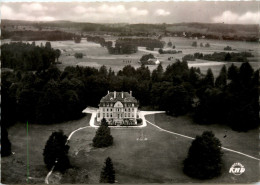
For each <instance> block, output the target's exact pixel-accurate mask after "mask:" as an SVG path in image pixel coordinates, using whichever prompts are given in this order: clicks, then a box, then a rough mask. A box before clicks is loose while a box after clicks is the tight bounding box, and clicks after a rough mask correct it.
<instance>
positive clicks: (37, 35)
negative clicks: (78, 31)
mask: <svg viewBox="0 0 260 185" xmlns="http://www.w3.org/2000/svg"><path fill="white" fill-rule="evenodd" d="M74 36H75V34H73V33H67V32H63V31H31V30H22V31H7V30H3V32H2V39H11V40H13V41H25V40H26V41H36V40H47V41H61V40H73V37H74Z"/></svg>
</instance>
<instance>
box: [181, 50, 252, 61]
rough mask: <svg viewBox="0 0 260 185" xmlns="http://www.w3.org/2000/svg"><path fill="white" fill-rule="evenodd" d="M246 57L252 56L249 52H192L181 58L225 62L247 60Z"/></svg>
mask: <svg viewBox="0 0 260 185" xmlns="http://www.w3.org/2000/svg"><path fill="white" fill-rule="evenodd" d="M248 57H254V56H253V54H252V53H250V52H241V53H234V52H231V53H229V52H227V53H226V52H219V53H218V52H214V53H213V54H203V53H194V54H193V55H192V54H189V55H185V56H184V57H183V58H182V60H184V61H188V60H189V61H195V60H196V59H202V60H209V61H227V62H248V59H247V58H248Z"/></svg>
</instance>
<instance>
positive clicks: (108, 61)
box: [2, 36, 260, 76]
mask: <svg viewBox="0 0 260 185" xmlns="http://www.w3.org/2000/svg"><path fill="white" fill-rule="evenodd" d="M115 40H116V37H112V36H111V37H108V36H107V37H106V41H112V42H114V41H115ZM162 41H165V42H166V46H165V48H164V49H170V48H167V43H168V42H169V41H171V42H172V43H173V45H175V46H176V48H175V50H177V51H182V53H178V54H159V53H158V49H155V50H154V51H150V50H146V48H144V47H138V52H137V53H134V54H122V55H112V54H109V53H108V51H107V49H106V48H105V47H101V46H100V44H97V43H93V42H88V41H87V40H86V38H82V40H81V42H80V43H75V42H74V41H72V40H71V41H52V42H51V45H52V47H53V48H54V49H60V50H61V56H60V58H59V61H60V62H61V64H58V65H57V66H58V67H59V69H61V70H64V68H65V67H67V66H77V65H78V66H90V67H95V68H100V67H101V66H102V65H105V66H107V68H110V67H111V69H112V70H114V71H116V72H118V71H119V70H121V69H122V68H123V67H124V66H126V65H132V66H133V67H135V68H138V67H140V63H138V62H139V60H140V58H141V57H142V56H143V55H145V54H149V53H152V54H153V55H154V56H155V57H156V58H158V59H159V60H160V62H162V66H163V68H164V69H166V67H167V66H168V65H169V64H172V63H174V62H175V59H182V57H183V56H184V55H187V54H194V53H196V52H200V53H203V54H212V53H214V52H224V50H223V49H224V47H226V46H231V47H232V49H234V51H225V52H245V51H247V52H251V53H252V54H253V55H254V57H251V58H248V60H249V62H250V64H251V66H252V67H253V68H254V69H259V66H260V65H259V60H260V52H259V43H250V42H243V41H223V40H208V39H199V40H196V39H188V38H182V37H164V38H163V39H162ZM193 41H197V43H198V46H197V47H192V46H191V44H192V42H193ZM8 42H10V40H3V41H2V43H8ZM29 43H31V42H29ZM35 43H36V45H41V43H42V44H43V45H45V43H46V41H35ZM200 43H203V44H204V45H205V44H206V43H209V44H210V47H209V48H207V47H200V46H199V45H200ZM75 53H82V54H83V58H81V59H77V58H75V57H74V54H75ZM169 57H172V59H171V60H168V58H169ZM232 63H234V64H235V65H237V66H240V65H241V63H240V62H225V61H206V60H200V59H197V60H196V61H188V65H189V67H199V68H200V69H201V72H202V73H206V71H207V69H208V68H211V69H212V71H213V74H214V75H215V76H217V75H218V74H219V71H220V69H221V68H222V66H223V65H226V66H227V67H229V66H230V65H231V64H232ZM148 67H149V69H150V70H153V69H155V68H156V65H148Z"/></svg>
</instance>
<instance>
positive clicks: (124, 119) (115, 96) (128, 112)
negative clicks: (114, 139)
mask: <svg viewBox="0 0 260 185" xmlns="http://www.w3.org/2000/svg"><path fill="white" fill-rule="evenodd" d="M138 105H139V104H138V101H137V100H136V99H135V98H134V97H133V96H132V91H130V93H128V92H116V91H114V92H109V91H108V93H107V95H106V96H104V97H103V98H102V99H101V100H100V103H99V109H98V111H97V121H98V122H100V121H101V120H102V119H103V118H105V119H106V120H107V122H108V124H109V125H136V124H137V121H136V119H137V118H138Z"/></svg>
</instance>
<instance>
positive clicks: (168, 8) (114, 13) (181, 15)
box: [1, 1, 260, 24]
mask: <svg viewBox="0 0 260 185" xmlns="http://www.w3.org/2000/svg"><path fill="white" fill-rule="evenodd" d="M259 6H260V2H257V1H255V2H248V1H246V2H239V1H233V2H232V1H231V2H117V3H115V2H114V3H113V2H98V3H97V2H88V3H87V2H85V3H80V2H73V3H71V2H57V3H49V2H45V3H36V2H30V3H25V2H21V3H17V2H16V3H7V2H5V3H1V18H2V19H13V20H31V21H54V20H70V21H77V22H93V23H180V22H206V23H220V22H221V23H223V22H224V23H232V24H259V23H260V9H259Z"/></svg>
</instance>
